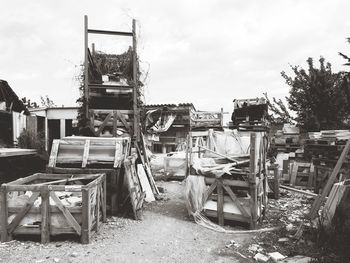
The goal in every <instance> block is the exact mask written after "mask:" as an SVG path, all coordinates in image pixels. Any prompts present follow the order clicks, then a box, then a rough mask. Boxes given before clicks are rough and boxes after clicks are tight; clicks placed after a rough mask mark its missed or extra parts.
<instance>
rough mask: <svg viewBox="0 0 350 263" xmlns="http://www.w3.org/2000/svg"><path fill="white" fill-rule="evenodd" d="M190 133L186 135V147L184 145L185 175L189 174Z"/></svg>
mask: <svg viewBox="0 0 350 263" xmlns="http://www.w3.org/2000/svg"><path fill="white" fill-rule="evenodd" d="M189 147H190V134H188V135H187V147H186V174H185V176H186V177H187V176H189V174H190V166H189V164H190V162H189V151H190V148H189Z"/></svg>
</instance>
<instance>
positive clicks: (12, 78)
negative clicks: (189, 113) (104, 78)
mask: <svg viewBox="0 0 350 263" xmlns="http://www.w3.org/2000/svg"><path fill="white" fill-rule="evenodd" d="M1 2H2V3H1V15H0V79H4V80H7V81H8V82H9V84H10V86H11V87H12V88H13V89H14V91H15V92H16V93H17V94H18V96H19V97H24V96H25V97H27V98H31V99H32V100H36V101H39V97H40V95H48V96H49V97H50V98H51V99H52V100H53V101H54V102H55V103H56V104H57V105H59V106H61V105H65V106H74V105H75V101H76V99H77V97H78V82H77V81H76V77H77V76H78V75H79V71H80V67H79V65H80V64H81V63H82V62H83V51H84V50H83V43H84V42H83V16H84V14H86V15H88V16H89V28H94V29H95V28H96V29H109V30H120V31H129V30H131V18H136V19H137V20H138V31H139V44H138V45H139V50H138V51H139V56H140V59H141V60H142V68H143V69H144V71H149V76H148V80H147V86H146V90H145V97H146V103H148V104H149V103H152V104H153V103H181V102H193V103H194V105H195V106H196V108H197V109H199V110H219V109H220V108H221V107H223V108H224V110H225V111H228V112H231V111H232V107H233V103H232V100H233V99H235V98H250V97H260V96H262V93H263V92H267V93H268V94H269V95H270V96H271V97H272V96H276V97H278V98H279V97H284V96H286V95H287V94H288V90H289V88H288V86H287V85H286V84H285V83H284V81H283V79H282V77H281V76H280V72H281V71H282V70H288V68H289V64H291V65H301V66H303V67H306V59H307V58H308V57H309V56H311V57H313V58H314V59H315V60H317V59H319V57H320V56H324V57H325V58H326V60H327V61H329V62H331V63H332V66H333V69H334V70H342V69H345V68H344V67H343V66H342V63H344V61H343V60H342V58H341V57H339V56H338V52H339V51H342V52H344V53H347V54H350V45H349V44H347V43H346V41H345V38H346V37H350V18H349V15H348V13H349V10H350V1H349V0H327V1H322V0H283V1H281V0H264V1H261V0H249V1H244V0H220V1H219V0H217V1H203V0H202V1H200V0H195V1H193V0H191V1H190V0H176V1H165V0H157V1H155V0H153V1H152V0H147V1H131V0H128V1H117V0H115V1H83V0H81V1H63V0H56V1H50V0H32V1H28V0H22V1H16V0H11V1H3V0H2V1H1ZM126 41H127V39H125V38H122V39H120V38H114V37H112V39H111V38H110V37H109V38H108V39H107V38H104V37H100V38H98V39H97V38H96V39H90V44H91V42H96V46H97V49H100V50H102V51H115V52H114V53H120V52H122V51H123V50H122V49H123V48H122V47H126V46H127V45H128V44H129V42H126ZM117 47H118V48H117ZM114 49H115V50H114ZM118 49H119V50H118Z"/></svg>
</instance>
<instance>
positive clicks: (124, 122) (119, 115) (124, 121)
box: [116, 110, 131, 133]
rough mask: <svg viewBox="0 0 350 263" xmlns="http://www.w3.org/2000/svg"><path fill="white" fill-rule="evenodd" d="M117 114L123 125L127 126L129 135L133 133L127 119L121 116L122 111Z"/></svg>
mask: <svg viewBox="0 0 350 263" xmlns="http://www.w3.org/2000/svg"><path fill="white" fill-rule="evenodd" d="M116 112H117V116H118V118H119V119H120V120H121V122H122V123H123V125H124V126H125V128H126V129H127V131H128V132H129V133H131V127H130V125H129V123H128V122H127V121H126V119H125V118H124V116H123V114H121V113H120V111H118V110H117V111H116Z"/></svg>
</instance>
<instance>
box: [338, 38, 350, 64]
mask: <svg viewBox="0 0 350 263" xmlns="http://www.w3.org/2000/svg"><path fill="white" fill-rule="evenodd" d="M346 41H347V42H348V43H349V44H350V38H349V37H348V38H346ZM338 54H339V56H341V57H342V58H344V59H345V60H347V62H346V63H345V64H344V65H345V66H350V57H348V56H347V55H345V54H344V53H342V52H339V53H338Z"/></svg>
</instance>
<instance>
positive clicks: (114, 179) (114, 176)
mask: <svg viewBox="0 0 350 263" xmlns="http://www.w3.org/2000/svg"><path fill="white" fill-rule="evenodd" d="M119 170H120V169H119V168H118V169H117V170H115V171H113V173H111V175H110V176H111V214H112V215H116V213H117V210H118V191H117V189H118V174H119Z"/></svg>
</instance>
